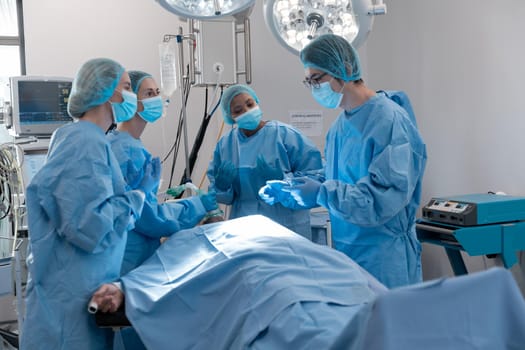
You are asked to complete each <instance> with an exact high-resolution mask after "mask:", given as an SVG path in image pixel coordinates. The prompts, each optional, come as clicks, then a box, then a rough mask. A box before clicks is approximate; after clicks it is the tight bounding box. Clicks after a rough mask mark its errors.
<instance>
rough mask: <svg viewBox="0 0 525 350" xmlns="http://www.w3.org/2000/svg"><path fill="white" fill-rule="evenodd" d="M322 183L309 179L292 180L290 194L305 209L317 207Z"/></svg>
mask: <svg viewBox="0 0 525 350" xmlns="http://www.w3.org/2000/svg"><path fill="white" fill-rule="evenodd" d="M320 187H321V183H320V182H319V181H316V180H313V179H311V178H309V177H306V176H305V177H298V178H293V179H292V187H291V189H290V193H291V195H292V197H293V198H294V199H295V201H296V202H297V204H298V205H299V206H300V207H303V208H308V209H310V208H314V207H317V194H318V193H319V188H320Z"/></svg>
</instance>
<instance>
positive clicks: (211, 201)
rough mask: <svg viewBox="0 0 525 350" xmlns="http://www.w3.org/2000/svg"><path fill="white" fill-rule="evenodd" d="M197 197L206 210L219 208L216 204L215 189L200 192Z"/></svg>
mask: <svg viewBox="0 0 525 350" xmlns="http://www.w3.org/2000/svg"><path fill="white" fill-rule="evenodd" d="M199 198H200V200H201V202H202V205H203V206H204V209H206V211H207V212H210V211H212V210H215V209H217V208H219V205H218V204H217V194H216V193H215V191H210V192H208V193H204V192H200V193H199Z"/></svg>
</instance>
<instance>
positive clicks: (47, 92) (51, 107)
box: [10, 76, 73, 136]
mask: <svg viewBox="0 0 525 350" xmlns="http://www.w3.org/2000/svg"><path fill="white" fill-rule="evenodd" d="M10 82H11V98H12V100H11V105H12V129H13V132H14V134H15V135H17V136H30V135H35V136H50V135H51V134H52V133H53V131H55V130H56V129H57V128H58V127H60V126H62V125H64V124H67V123H69V122H71V121H73V119H72V118H71V117H70V116H69V114H68V113H67V102H68V98H69V94H70V92H71V85H72V79H70V78H58V77H37V76H20V77H11V79H10Z"/></svg>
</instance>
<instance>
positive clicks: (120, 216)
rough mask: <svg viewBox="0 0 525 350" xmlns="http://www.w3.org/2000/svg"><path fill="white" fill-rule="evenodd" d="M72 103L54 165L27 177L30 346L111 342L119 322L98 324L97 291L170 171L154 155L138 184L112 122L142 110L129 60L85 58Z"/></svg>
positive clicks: (26, 332) (51, 154)
mask: <svg viewBox="0 0 525 350" xmlns="http://www.w3.org/2000/svg"><path fill="white" fill-rule="evenodd" d="M67 109H68V112H69V115H71V116H72V117H73V118H74V122H73V123H71V124H68V125H66V126H63V127H61V128H59V129H57V130H56V131H55V132H54V134H53V136H52V138H51V141H50V146H49V151H48V155H47V159H46V163H45V164H44V166H43V167H42V168H41V169H40V171H38V173H36V174H35V176H34V177H33V179H32V181H31V183H30V184H29V186H28V187H27V194H26V201H27V212H28V223H29V248H28V257H27V266H28V270H29V280H28V286H27V297H26V314H25V321H24V324H23V329H22V334H21V349H23V350H38V349H42V350H44V349H45V350H48V349H57V350H70V349H76V350H79V349H85V350H97V349H100V350H102V349H111V347H112V343H113V332H112V331H111V330H106V329H101V328H97V326H96V325H95V322H94V320H93V319H92V318H91V317H89V315H88V314H87V313H86V307H87V300H89V297H90V296H91V294H92V293H93V292H94V291H95V290H96V289H97V288H98V287H99V286H100V284H101V283H104V282H108V281H113V280H115V279H116V278H118V277H119V276H120V267H121V263H122V258H123V255H124V249H125V245H126V239H127V232H128V231H129V230H130V229H132V228H133V226H134V224H135V221H136V219H137V218H138V217H139V216H140V214H141V212H142V207H143V203H144V198H145V193H148V192H150V191H151V190H152V189H153V188H155V186H157V184H158V181H159V178H160V173H159V172H158V169H156V168H155V167H153V166H151V164H149V165H148V166H147V167H146V168H145V170H144V174H145V176H144V177H143V179H142V181H141V182H140V183H138V184H137V186H136V189H135V190H130V189H129V187H128V186H127V185H126V182H125V181H124V178H123V177H122V174H121V172H120V168H119V163H118V161H117V159H116V158H115V156H114V155H113V152H112V151H111V147H110V145H109V142H108V141H107V139H106V135H105V132H106V131H107V130H108V129H110V128H111V126H112V125H115V123H117V122H119V121H120V120H123V119H125V118H127V117H128V116H129V115H133V114H134V113H135V110H136V96H135V94H134V93H133V92H132V91H131V82H130V79H129V76H128V73H126V72H125V70H124V67H122V66H121V65H120V64H119V63H117V62H115V61H113V60H110V59H106V58H96V59H92V60H89V61H87V62H86V63H84V64H83V65H82V67H81V68H80V70H79V71H78V73H77V74H76V77H75V79H74V81H73V87H72V90H71V94H70V97H69V101H68V105H67Z"/></svg>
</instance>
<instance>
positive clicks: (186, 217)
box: [107, 131, 206, 274]
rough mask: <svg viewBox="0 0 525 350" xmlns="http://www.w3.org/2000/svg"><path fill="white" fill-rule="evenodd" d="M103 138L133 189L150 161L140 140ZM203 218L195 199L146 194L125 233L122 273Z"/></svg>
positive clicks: (118, 135) (203, 211)
mask: <svg viewBox="0 0 525 350" xmlns="http://www.w3.org/2000/svg"><path fill="white" fill-rule="evenodd" d="M107 137H108V140H109V142H110V143H111V149H112V150H113V152H114V153H115V157H116V158H117V160H118V162H119V166H120V170H121V171H122V175H123V176H124V179H125V181H126V183H127V184H128V185H129V186H130V187H131V188H136V187H137V186H138V185H139V184H140V183H141V181H142V179H143V177H144V167H145V165H146V163H147V162H150V161H151V158H152V157H151V154H150V153H149V152H148V151H147V150H146V148H145V147H144V145H143V144H142V141H141V140H140V139H136V138H134V137H133V136H131V135H130V134H129V133H127V132H121V131H113V132H112V133H110V134H108V136H107ZM205 215H206V209H205V208H204V206H203V204H202V202H201V200H200V198H199V197H197V196H195V197H190V198H186V199H182V200H179V201H177V202H166V203H158V200H157V190H156V189H155V191H152V192H150V193H147V194H146V201H145V202H144V209H143V210H142V214H141V216H140V218H139V219H138V220H137V222H136V224H135V227H134V228H133V229H132V230H130V231H129V233H128V241H127V244H126V252H125V255H124V262H123V263H122V274H125V273H126V272H128V271H130V270H132V269H133V268H135V267H137V266H139V265H140V264H142V262H144V261H145V260H146V259H147V258H149V257H150V256H151V254H153V252H154V251H155V250H156V249H157V248H158V247H159V245H160V238H161V237H168V236H171V235H172V234H174V233H175V232H177V231H180V230H182V229H186V228H190V227H193V226H195V225H197V224H198V223H199V222H200V221H201V220H202V219H203V218H204V216H205Z"/></svg>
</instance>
